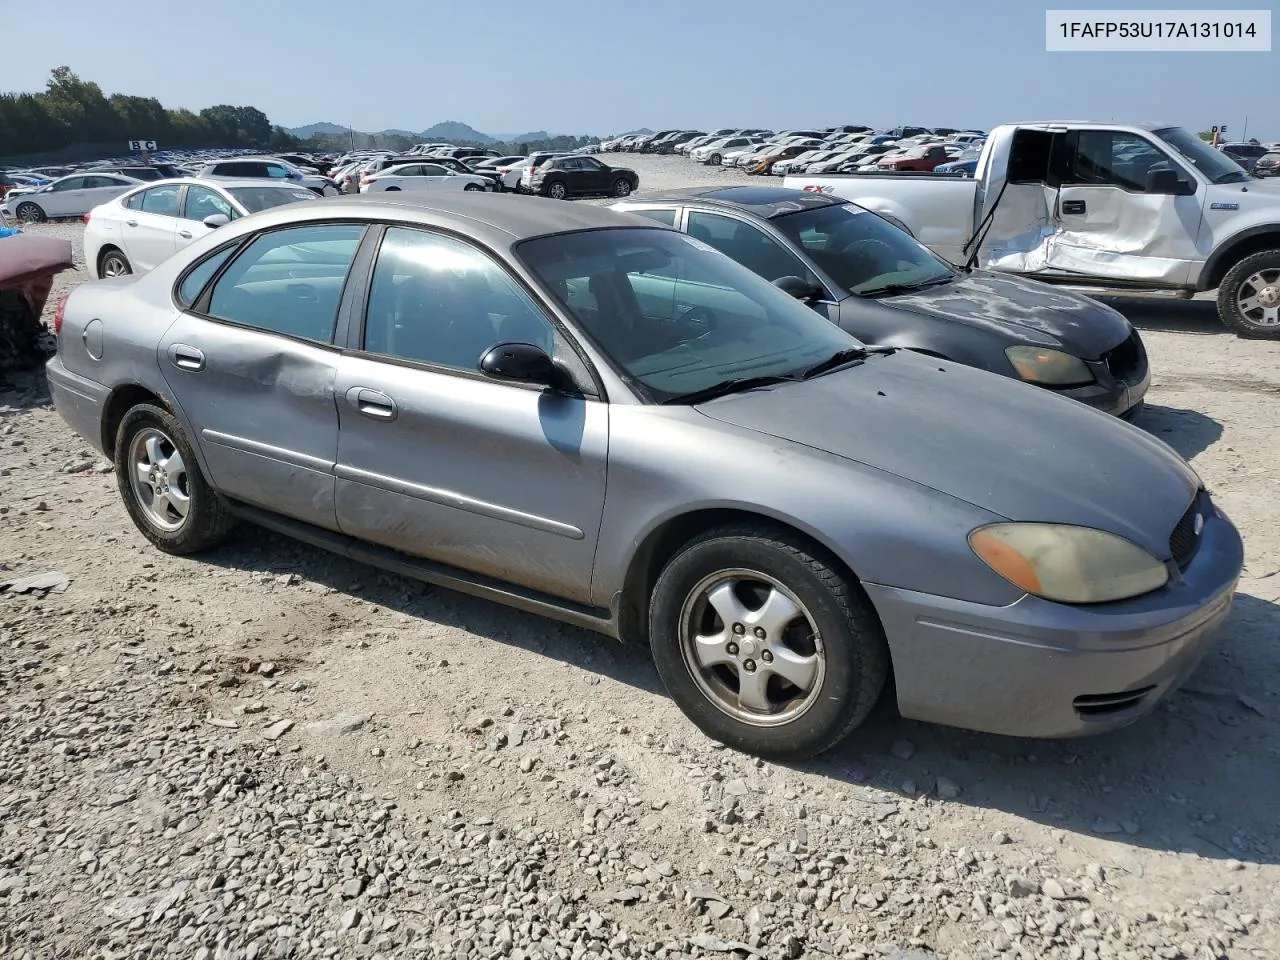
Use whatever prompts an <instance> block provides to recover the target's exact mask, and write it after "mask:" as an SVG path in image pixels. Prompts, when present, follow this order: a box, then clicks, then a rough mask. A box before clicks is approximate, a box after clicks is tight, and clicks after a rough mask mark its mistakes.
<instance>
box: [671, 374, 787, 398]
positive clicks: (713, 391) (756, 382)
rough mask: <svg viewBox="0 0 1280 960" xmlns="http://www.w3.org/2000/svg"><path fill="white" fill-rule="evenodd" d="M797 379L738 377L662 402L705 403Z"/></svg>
mask: <svg viewBox="0 0 1280 960" xmlns="http://www.w3.org/2000/svg"><path fill="white" fill-rule="evenodd" d="M795 379H796V378H795V377H778V376H769V377H737V378H734V379H730V380H721V381H719V382H718V383H713V384H711V386H709V387H703V388H702V389H701V390H693V391H691V392H689V393H680V394H677V395H676V396H674V397H670V398H668V399H666V400H663V401H662V402H663V403H664V404H674V403H687V404H694V403H703V402H704V401H707V400H714V399H715V398H716V397H725V396H728V395H729V394H731V393H742V392H744V391H746V390H754V389H755V388H756V387H771V386H773V385H774V384H776V383H791V382H794V381H795Z"/></svg>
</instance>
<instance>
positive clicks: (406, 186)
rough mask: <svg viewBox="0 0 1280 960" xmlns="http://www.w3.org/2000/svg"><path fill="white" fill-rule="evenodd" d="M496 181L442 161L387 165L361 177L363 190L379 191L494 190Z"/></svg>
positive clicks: (365, 191) (366, 191)
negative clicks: (468, 172)
mask: <svg viewBox="0 0 1280 960" xmlns="http://www.w3.org/2000/svg"><path fill="white" fill-rule="evenodd" d="M492 189H493V181H492V180H490V179H489V178H488V177H477V176H473V175H471V174H466V173H457V172H455V171H453V170H450V169H449V168H448V167H442V166H440V164H438V163H407V164H404V165H402V166H395V167H387V168H386V169H385V170H379V171H378V172H377V173H367V174H365V175H364V176H363V177H361V178H360V192H361V193H379V192H381V191H384V190H385V191H388V192H390V191H395V190H472V191H476V190H492Z"/></svg>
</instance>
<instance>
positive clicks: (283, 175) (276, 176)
mask: <svg viewBox="0 0 1280 960" xmlns="http://www.w3.org/2000/svg"><path fill="white" fill-rule="evenodd" d="M267 176H268V177H270V178H271V179H272V180H288V179H289V170H288V168H287V167H282V166H280V164H278V163H269V164H267Z"/></svg>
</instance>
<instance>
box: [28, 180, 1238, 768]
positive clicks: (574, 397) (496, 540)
mask: <svg viewBox="0 0 1280 960" xmlns="http://www.w3.org/2000/svg"><path fill="white" fill-rule="evenodd" d="M57 317H58V319H57V326H58V330H59V336H58V353H57V356H56V357H55V358H54V359H53V360H51V361H50V363H49V366H48V374H49V382H50V385H51V387H52V390H53V395H54V399H55V402H56V404H57V408H58V410H59V411H60V413H61V414H62V416H63V417H64V418H65V419H66V421H67V422H68V423H69V424H70V425H71V426H72V427H73V428H75V430H77V431H78V432H79V433H80V434H82V435H83V436H84V437H86V438H87V439H88V440H89V441H90V442H92V443H93V444H94V445H96V446H97V447H98V448H99V449H101V450H102V451H103V452H104V453H106V454H107V455H108V456H109V457H111V458H112V459H113V460H114V462H115V466H116V474H117V477H118V481H119V488H120V494H121V496H122V498H123V500H124V504H125V506H126V508H127V509H128V511H129V513H130V515H131V516H132V518H133V520H134V522H135V524H136V525H137V527H138V529H139V530H140V531H141V532H142V535H143V536H145V537H146V538H147V539H148V540H150V541H151V542H152V543H153V544H155V545H156V546H157V547H158V548H159V549H161V550H164V551H167V552H170V553H176V554H187V553H194V552H197V551H200V550H204V549H207V548H209V547H211V546H213V545H214V544H216V543H218V542H220V541H221V540H222V539H223V538H224V537H226V536H227V534H228V533H229V531H230V530H231V528H232V527H233V525H234V524H235V523H236V522H237V521H239V520H247V521H252V522H254V523H257V524H260V525H263V526H266V527H270V528H273V529H276V530H279V531H284V532H286V533H288V534H290V535H293V536H296V537H298V538H300V539H302V540H304V541H306V542H308V543H311V544H314V545H316V546H320V547H325V548H329V549H332V550H336V551H338V552H340V553H343V554H345V555H347V556H350V557H354V558H357V559H359V560H363V561H367V562H369V563H372V564H376V565H379V566H381V567H384V568H386V569H388V570H393V571H397V572H400V573H404V574H407V575H410V576H414V577H419V578H421V579H424V580H427V581H430V582H433V583H437V584H442V585H444V586H447V587H451V588H454V589H458V590H462V591H465V592H468V593H472V594H475V595H478V596H482V597H488V598H491V599H494V600H497V601H499V602H503V603H508V604H512V605H514V606H517V607H519V608H521V609H524V610H528V611H532V612H536V613H540V614H544V615H547V616H551V617H556V618H559V619H561V620H564V621H567V622H569V623H574V624H577V625H580V626H583V627H587V628H590V629H593V630H596V631H599V632H601V633H604V634H608V635H610V636H613V637H617V638H620V639H622V640H625V641H629V642H635V643H640V644H647V645H648V647H649V649H650V650H651V651H652V654H653V658H654V661H655V663H656V665H657V669H658V672H659V673H660V674H661V676H662V678H663V680H664V681H665V683H666V686H667V688H668V690H669V691H670V692H671V694H672V696H673V697H674V699H675V700H676V702H677V703H678V704H679V705H680V707H681V708H682V709H683V710H684V711H685V713H686V714H687V715H688V716H689V717H690V718H691V719H692V720H693V721H694V722H695V723H696V724H697V725H698V726H699V727H700V728H701V729H702V730H703V731H705V732H706V733H707V734H708V735H710V736H712V737H714V738H716V739H718V740H720V741H722V742H724V743H727V744H729V745H732V746H734V747H737V748H740V749H743V750H747V751H752V752H755V753H758V754H760V755H763V756H769V757H779V758H781V757H796V756H803V755H808V754H813V753H816V752H819V751H821V750H824V749H826V748H828V747H830V746H832V745H833V744H835V743H837V742H838V741H840V740H841V739H842V738H843V737H844V736H845V735H846V734H848V733H849V732H850V731H851V730H853V729H854V728H855V727H856V726H857V725H858V724H859V722H860V721H861V720H862V719H863V718H864V717H865V716H866V715H867V712H868V711H869V710H870V709H871V707H872V705H873V704H874V703H875V702H876V700H877V698H878V697H879V696H880V694H881V691H882V690H883V688H884V687H885V685H886V680H887V677H888V675H889V672H890V670H891V669H892V673H893V677H894V684H893V689H894V691H895V693H896V696H897V703H898V707H899V709H900V710H901V712H902V713H903V714H904V715H906V716H908V717H913V718H917V719H922V720H931V721H937V722H941V723H948V724H955V725H959V726H965V727H970V728H975V729H979V730H987V731H994V732H999V733H1009V734H1020V735H1030V736H1065V735H1076V734H1082V733H1088V732H1092V731H1100V730H1106V729H1110V728H1114V727H1117V726H1120V725H1123V724H1127V723H1130V722H1132V721H1133V720H1135V719H1136V718H1138V717H1140V716H1141V715H1143V714H1144V713H1146V712H1147V711H1149V710H1150V709H1151V708H1152V706H1153V705H1154V704H1155V703H1156V702H1157V701H1158V700H1159V699H1160V698H1161V697H1163V696H1164V695H1165V694H1167V693H1168V692H1169V691H1170V690H1172V689H1174V688H1175V687H1176V686H1177V685H1178V684H1179V683H1181V682H1182V680H1183V679H1184V678H1185V677H1186V676H1187V675H1188V674H1189V673H1190V672H1191V670H1193V669H1194V667H1195V665H1196V663H1197V662H1198V660H1199V658H1200V657H1201V655H1202V654H1203V653H1204V651H1205V650H1206V649H1207V647H1208V645H1209V643H1210V641H1211V638H1212V636H1213V634H1214V631H1215V629H1216V627H1217V626H1218V625H1219V623H1220V622H1221V621H1222V620H1223V618H1224V617H1226V615H1227V613H1228V610H1229V608H1230V606H1231V601H1232V596H1233V593H1234V588H1235V584H1236V580H1237V578H1238V576H1239V574H1240V571H1241V564H1242V548H1241V542H1240V538H1239V536H1238V534H1237V532H1236V530H1235V527H1234V526H1233V525H1232V523H1231V522H1230V520H1228V519H1227V517H1226V516H1224V515H1223V514H1222V512H1221V510H1220V509H1219V508H1218V507H1217V506H1216V505H1215V504H1214V502H1213V500H1212V498H1211V497H1210V495H1209V494H1208V492H1207V491H1206V490H1205V489H1204V488H1203V486H1202V485H1201V483H1200V481H1199V479H1198V477H1197V476H1196V475H1195V473H1194V472H1193V471H1192V470H1191V468H1190V467H1188V466H1187V464H1186V463H1184V462H1183V461H1182V460H1181V459H1180V458H1179V457H1178V456H1177V455H1176V454H1175V453H1173V452H1172V451H1171V450H1170V449H1169V448H1168V447H1167V446H1166V445H1164V444H1163V443H1161V442H1160V441H1158V440H1155V439H1154V438H1152V437H1150V436H1149V435H1147V434H1146V433H1144V432H1143V431H1141V430H1139V429H1137V428H1136V427H1133V426H1130V425H1128V424H1126V423H1122V422H1117V421H1115V420H1113V419H1112V418H1109V417H1106V416H1104V415H1102V414H1099V413H1097V412H1096V411H1094V410H1090V409H1088V408H1086V407H1084V406H1083V405H1082V404H1076V403H1068V402H1064V401H1063V400H1062V399H1061V398H1059V397H1054V396H1052V395H1050V394H1049V393H1048V392H1046V391H1044V390H1040V389H1038V388H1036V387H1032V386H1028V385H1026V384H1022V383H1017V382H1013V381H1012V380H1009V379H1007V378H1003V377H998V376H995V375H992V374H989V373H984V372H981V371H978V370H974V369H971V368H968V367H963V366H960V365H958V364H955V363H951V362H948V361H944V360H937V359H934V358H930V357H925V356H921V355H918V354H914V353H911V352H907V351H895V350H893V349H892V348H880V349H874V348H868V347H865V346H864V345H863V344H861V343H860V342H859V341H857V340H855V339H854V338H853V337H851V336H850V335H849V334H847V333H845V332H843V331H841V330H840V329H839V328H837V327H836V326H834V325H833V324H831V323H829V322H828V321H826V320H825V319H823V318H822V317H820V316H818V315H817V314H815V313H814V312H813V311H811V310H809V309H808V308H806V307H805V306H803V305H802V304H800V303H799V302H797V301H796V300H794V299H793V298H791V297H790V296H788V295H787V294H785V293H783V292H782V291H780V290H779V289H777V288H776V287H774V286H773V285H772V284H769V283H767V282H766V281H764V280H762V279H761V278H759V277H758V276H756V275H755V274H753V273H751V272H750V271H748V270H747V269H745V268H743V267H741V266H739V265H738V264H736V263H734V262H733V261H732V260H730V259H729V258H727V257H725V256H723V255H722V254H720V253H718V252H716V251H714V250H712V249H711V248H710V247H708V246H707V245H705V244H703V243H702V242H701V241H699V240H697V239H695V238H693V237H688V236H684V235H682V234H680V233H678V232H676V231H674V230H671V229H669V228H667V227H665V226H662V225H660V224H657V223H655V222H653V221H650V220H647V219H641V218H639V217H633V216H630V215H626V214H620V213H615V212H613V211H609V210H604V209H600V208H597V207H590V206H584V205H580V204H562V203H555V202H553V201H547V200H542V199H538V198H517V199H516V200H514V201H509V199H508V198H496V197H494V196H492V195H490V194H483V193H477V194H466V193H463V192H461V191H460V192H459V193H457V194H455V195H449V196H446V195H443V194H432V195H430V196H417V197H414V196H409V195H404V194H402V195H400V196H399V197H396V198H394V199H390V198H388V199H381V198H379V199H373V198H368V197H360V198H355V197H348V198H344V199H340V200H324V201H317V202H314V203H305V204H294V205H290V206H285V207H279V208H277V209H275V210H269V211H265V212H262V213H259V214H255V215H254V216H252V217H246V218H244V219H243V220H239V221H236V222H234V223H231V224H228V225H227V226H225V227H221V228H219V229H218V230H216V231H213V232H212V233H210V234H209V235H208V236H206V237H203V238H201V239H199V240H196V241H195V242H194V243H192V244H191V245H190V246H189V247H188V248H186V249H185V250H183V251H182V252H180V253H178V254H177V255H175V256H174V257H172V258H170V259H168V260H166V261H165V262H163V263H161V264H160V265H159V266H157V267H156V268H155V269H154V270H153V271H152V272H151V273H149V274H146V275H144V276H141V277H138V278H136V279H132V280H130V281H128V282H121V281H112V280H107V281H100V282H97V283H89V284H85V285H83V286H81V287H79V288H77V289H76V290H75V291H74V292H73V293H72V294H71V295H70V297H69V299H66V300H65V301H64V302H63V303H62V304H61V305H60V306H59V309H58V313H57Z"/></svg>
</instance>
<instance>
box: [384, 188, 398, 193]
mask: <svg viewBox="0 0 1280 960" xmlns="http://www.w3.org/2000/svg"><path fill="white" fill-rule="evenodd" d="M382 192H383V193H399V192H400V188H399V187H387V189H386V190H384V191H382Z"/></svg>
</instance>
